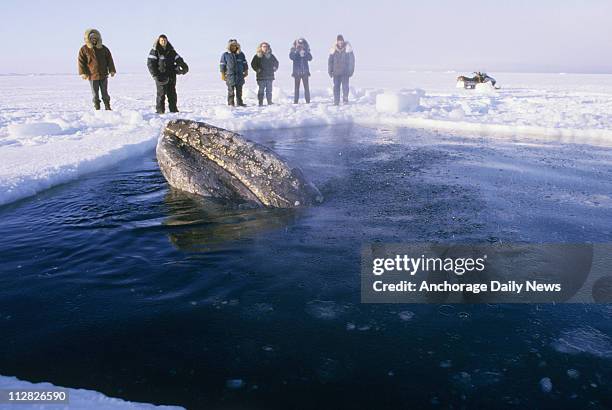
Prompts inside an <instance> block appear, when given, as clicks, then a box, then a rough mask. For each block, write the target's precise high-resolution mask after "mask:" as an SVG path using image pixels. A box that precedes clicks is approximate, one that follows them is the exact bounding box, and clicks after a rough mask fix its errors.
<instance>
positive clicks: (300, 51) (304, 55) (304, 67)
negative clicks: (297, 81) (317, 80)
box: [289, 38, 312, 77]
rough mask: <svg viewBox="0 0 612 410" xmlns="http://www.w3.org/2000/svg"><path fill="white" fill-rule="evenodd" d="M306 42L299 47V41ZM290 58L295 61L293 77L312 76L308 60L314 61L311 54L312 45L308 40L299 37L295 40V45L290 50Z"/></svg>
mask: <svg viewBox="0 0 612 410" xmlns="http://www.w3.org/2000/svg"><path fill="white" fill-rule="evenodd" d="M300 40H301V42H302V43H303V44H304V46H303V47H298V41H300ZM289 58H290V59H291V61H293V73H292V74H291V75H292V76H293V77H307V76H310V69H309V67H308V62H309V61H312V54H310V46H309V45H308V42H307V41H306V40H304V39H303V38H302V39H298V40H295V41H294V42H293V47H291V51H289Z"/></svg>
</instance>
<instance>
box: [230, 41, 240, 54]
mask: <svg viewBox="0 0 612 410" xmlns="http://www.w3.org/2000/svg"><path fill="white" fill-rule="evenodd" d="M232 44H236V46H237V47H238V49H237V50H236V54H238V53H240V50H241V48H240V43H239V42H238V41H237V40H230V41H228V42H227V51H228V52H230V53H231V52H232V51H231V50H230V46H231V45H232Z"/></svg>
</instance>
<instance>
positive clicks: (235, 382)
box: [225, 379, 244, 390]
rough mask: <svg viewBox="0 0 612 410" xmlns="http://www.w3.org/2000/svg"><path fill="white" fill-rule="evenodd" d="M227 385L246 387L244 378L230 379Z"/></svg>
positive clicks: (238, 387) (233, 387)
mask: <svg viewBox="0 0 612 410" xmlns="http://www.w3.org/2000/svg"><path fill="white" fill-rule="evenodd" d="M225 387H227V388H228V389H232V390H236V389H241V388H243V387H244V380H242V379H229V380H227V381H226V382H225Z"/></svg>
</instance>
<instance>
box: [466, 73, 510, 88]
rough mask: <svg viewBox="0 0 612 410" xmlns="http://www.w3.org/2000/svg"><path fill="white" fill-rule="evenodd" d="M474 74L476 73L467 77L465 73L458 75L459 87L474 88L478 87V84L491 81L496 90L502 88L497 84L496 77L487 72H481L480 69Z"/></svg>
mask: <svg viewBox="0 0 612 410" xmlns="http://www.w3.org/2000/svg"><path fill="white" fill-rule="evenodd" d="M473 74H474V77H467V76H464V75H460V76H459V77H457V88H465V89H466V90H473V89H474V88H476V84H484V83H488V82H491V85H492V86H493V88H495V89H496V90H498V89H499V88H500V87H499V86H496V85H495V84H496V83H497V81H496V80H495V78H493V77H490V76H489V75H488V74H487V73H481V72H479V71H475V72H474V73H473Z"/></svg>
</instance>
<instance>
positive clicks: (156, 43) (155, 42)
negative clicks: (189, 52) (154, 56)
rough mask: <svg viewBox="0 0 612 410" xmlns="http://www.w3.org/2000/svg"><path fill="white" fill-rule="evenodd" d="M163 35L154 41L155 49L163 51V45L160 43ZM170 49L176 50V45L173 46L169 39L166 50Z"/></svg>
mask: <svg viewBox="0 0 612 410" xmlns="http://www.w3.org/2000/svg"><path fill="white" fill-rule="evenodd" d="M160 37H161V36H159V37H157V38H156V39H155V41H154V42H153V49H154V50H157V51H162V49H163V47H162V46H161V45H160V44H159V39H160ZM168 50H174V47H173V46H172V43H171V42H169V41H168V44H166V51H168Z"/></svg>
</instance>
